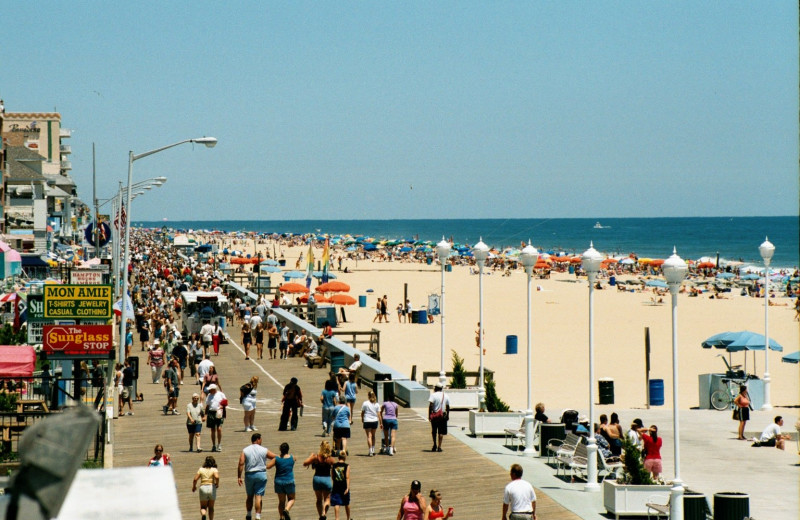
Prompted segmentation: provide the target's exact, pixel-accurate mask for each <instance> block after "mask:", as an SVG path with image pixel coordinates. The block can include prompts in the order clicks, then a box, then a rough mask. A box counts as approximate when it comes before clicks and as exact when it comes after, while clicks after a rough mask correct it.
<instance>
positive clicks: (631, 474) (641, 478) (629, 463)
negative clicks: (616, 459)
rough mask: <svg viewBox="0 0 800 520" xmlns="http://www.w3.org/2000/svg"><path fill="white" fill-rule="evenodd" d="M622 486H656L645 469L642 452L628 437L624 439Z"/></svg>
mask: <svg viewBox="0 0 800 520" xmlns="http://www.w3.org/2000/svg"><path fill="white" fill-rule="evenodd" d="M622 463H623V464H624V466H623V471H622V477H621V480H622V482H621V483H622V484H632V485H635V486H639V485H641V486H647V485H651V484H655V482H653V478H652V476H651V475H650V472H649V471H647V470H646V469H644V462H642V452H641V451H639V448H638V447H636V445H635V444H633V443H632V442H631V441H630V440H629V439H628V438H627V437H624V438H623V439H622Z"/></svg>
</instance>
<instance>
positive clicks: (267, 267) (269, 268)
mask: <svg viewBox="0 0 800 520" xmlns="http://www.w3.org/2000/svg"><path fill="white" fill-rule="evenodd" d="M261 272H262V273H280V272H281V268H280V267H276V266H274V265H264V263H263V262H262V263H261Z"/></svg>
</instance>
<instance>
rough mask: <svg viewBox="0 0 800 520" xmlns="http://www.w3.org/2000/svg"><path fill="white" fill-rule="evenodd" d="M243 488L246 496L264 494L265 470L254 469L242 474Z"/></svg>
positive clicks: (265, 487)
mask: <svg viewBox="0 0 800 520" xmlns="http://www.w3.org/2000/svg"><path fill="white" fill-rule="evenodd" d="M244 489H245V490H246V492H247V496H249V497H250V496H253V495H259V496H262V497H263V496H264V492H265V491H266V490H267V473H266V472H265V471H254V472H252V473H245V474H244Z"/></svg>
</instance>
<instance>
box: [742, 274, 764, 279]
mask: <svg viewBox="0 0 800 520" xmlns="http://www.w3.org/2000/svg"><path fill="white" fill-rule="evenodd" d="M762 278H763V276H758V275H757V274H755V273H747V274H746V275H744V276H741V277H740V278H739V279H740V280H761V279H762Z"/></svg>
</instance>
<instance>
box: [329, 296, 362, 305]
mask: <svg viewBox="0 0 800 520" xmlns="http://www.w3.org/2000/svg"><path fill="white" fill-rule="evenodd" d="M328 301H329V302H331V303H334V304H336V305H355V304H356V299H355V298H353V297H352V296H348V295H346V294H334V295H333V296H331V297H330V298H328Z"/></svg>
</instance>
